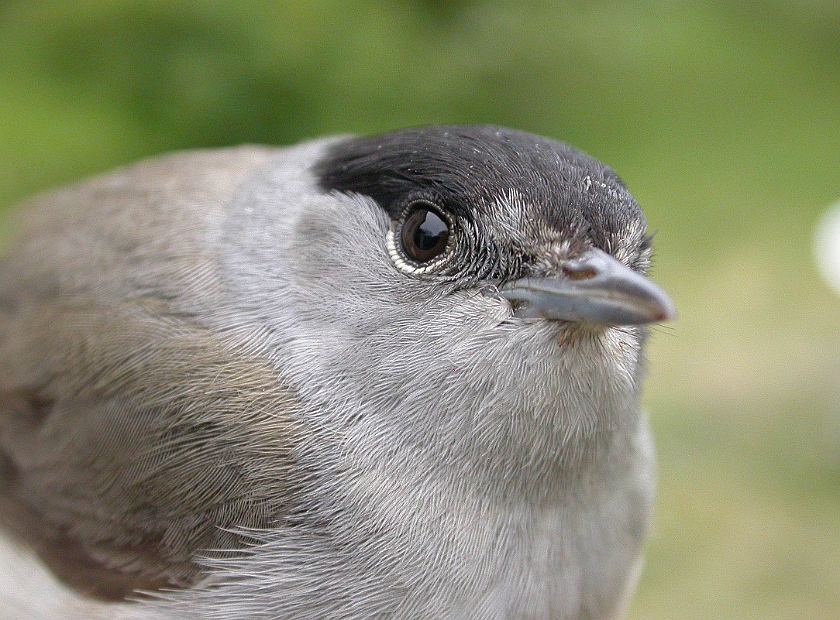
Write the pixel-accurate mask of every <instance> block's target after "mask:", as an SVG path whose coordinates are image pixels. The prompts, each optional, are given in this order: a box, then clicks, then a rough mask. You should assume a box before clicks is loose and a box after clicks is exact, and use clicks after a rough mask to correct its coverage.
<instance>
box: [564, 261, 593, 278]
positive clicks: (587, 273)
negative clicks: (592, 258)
mask: <svg viewBox="0 0 840 620" xmlns="http://www.w3.org/2000/svg"><path fill="white" fill-rule="evenodd" d="M563 275H564V276H566V277H567V278H569V279H570V280H591V279H592V278H594V277H595V276H597V275H598V270H597V269H595V267H593V266H592V265H588V264H586V263H566V264H565V265H563Z"/></svg>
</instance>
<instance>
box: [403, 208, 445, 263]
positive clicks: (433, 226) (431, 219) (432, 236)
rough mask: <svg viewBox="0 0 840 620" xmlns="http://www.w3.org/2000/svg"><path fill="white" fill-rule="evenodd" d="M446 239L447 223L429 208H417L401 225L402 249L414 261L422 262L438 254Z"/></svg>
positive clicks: (441, 250) (442, 249)
mask: <svg viewBox="0 0 840 620" xmlns="http://www.w3.org/2000/svg"><path fill="white" fill-rule="evenodd" d="M448 240H449V225H448V224H447V223H446V220H444V219H443V218H442V217H440V216H439V215H438V214H437V213H435V212H434V211H432V210H430V209H425V208H422V207H421V208H419V209H417V210H416V211H415V212H414V213H412V214H411V215H410V216H409V217H408V219H407V220H406V221H405V224H404V225H403V230H402V243H403V249H404V250H405V253H406V254H407V255H408V257H409V258H410V259H412V260H414V261H417V262H421V263H422V262H426V261H430V260H432V259H433V258H435V257H436V256H439V255H440V254H441V253H442V252H443V251H444V250H445V249H446V242H447V241H448Z"/></svg>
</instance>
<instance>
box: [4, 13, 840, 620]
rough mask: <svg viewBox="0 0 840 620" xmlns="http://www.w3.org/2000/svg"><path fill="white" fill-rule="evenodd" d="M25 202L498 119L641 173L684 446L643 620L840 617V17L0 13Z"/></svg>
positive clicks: (18, 180) (661, 425)
mask: <svg viewBox="0 0 840 620" xmlns="http://www.w3.org/2000/svg"><path fill="white" fill-rule="evenodd" d="M0 42H2V43H0V153H2V157H0V208H2V209H4V210H5V208H6V207H7V206H9V205H11V204H12V203H14V202H15V201H17V200H18V199H20V198H22V197H23V196H25V195H27V194H30V193H32V192H35V191H37V190H40V189H42V188H46V187H49V186H54V185H56V184H59V183H63V182H67V181H70V180H73V179H77V178H79V177H82V176H85V175H89V174H91V173H95V172H98V171H102V170H106V169H108V168H111V167H113V166H115V165H117V164H121V163H125V162H128V161H131V160H134V159H137V158H139V157H142V156H146V155H150V154H153V153H158V152H162V151H167V150H172V149H179V148H187V147H204V146H217V145H226V144H234V143H239V142H268V143H288V142H293V141H296V140H299V139H302V138H307V137H314V136H318V135H322V134H329V133H338V132H341V133H345V132H375V131H381V130H386V129H391V128H395V127H400V126H405V125H417V124H427V123H440V122H459V123H460V122H469V123H474V122H491V123H496V124H503V125H509V126H512V127H516V128H520V129H524V130H528V131H533V132H536V133H540V134H545V135H548V136H552V137H556V138H560V139H562V140H566V141H568V142H571V143H572V144H574V145H576V146H578V147H580V148H582V149H583V150H585V151H588V152H589V153H591V154H592V155H595V156H596V157H598V158H600V159H602V160H604V161H606V162H607V163H609V164H611V165H612V166H614V167H615V168H616V169H617V170H618V171H619V173H620V174H621V175H622V177H623V178H624V179H625V181H626V182H627V183H628V185H629V186H630V188H631V190H632V191H633V192H634V194H635V195H636V197H637V198H638V200H639V202H640V203H641V204H642V205H643V207H644V208H645V209H646V212H647V214H648V218H649V222H650V227H651V229H652V230H655V231H658V234H657V237H656V246H657V250H658V252H657V257H656V263H655V268H654V274H653V275H654V278H655V279H656V280H657V281H659V282H660V283H662V284H663V285H664V286H665V287H666V288H667V289H668V290H669V291H670V292H671V293H672V295H673V297H674V299H675V300H676V302H677V305H678V306H679V309H680V319H679V321H677V322H676V323H674V324H673V325H669V326H663V327H661V328H657V330H656V332H655V333H654V336H653V339H652V343H651V349H650V355H649V357H650V377H649V380H648V383H647V389H646V392H645V402H646V405H647V408H648V410H649V411H650V413H651V417H652V420H653V425H654V429H655V432H656V435H657V440H658V449H659V457H660V458H659V460H660V468H659V476H660V484H659V488H660V491H659V497H658V503H657V511H656V519H655V523H654V526H653V531H652V536H651V539H650V543H649V545H648V561H647V566H646V570H645V573H644V576H643V578H642V582H641V585H640V588H639V591H638V593H637V595H636V596H635V598H634V599H633V604H632V607H631V610H630V617H631V618H634V619H642V618H647V619H650V618H654V619H656V618H668V619H680V618H762V619H764V620H769V619H777V618H779V619H780V618H832V619H834V618H838V617H840V353H838V351H840V347H838V343H840V300H838V299H837V298H835V297H834V296H833V295H832V294H831V293H830V292H829V291H828V289H827V288H826V287H825V286H824V285H823V284H822V282H821V281H820V280H819V278H818V276H817V274H816V272H815V269H814V268H813V260H812V249H811V246H812V235H813V227H814V225H815V222H816V220H817V218H818V217H819V215H820V213H821V212H822V211H823V210H824V209H825V208H826V207H827V206H828V205H829V204H830V203H831V202H833V201H834V200H836V199H837V198H838V197H840V3H838V2H836V1H833V0H822V1H820V0H799V1H796V0H791V1H787V2H784V1H781V0H754V1H750V2H739V3H731V2H725V1H723V0H719V1H714V0H708V1H706V2H695V3H688V2H668V1H664V0H662V1H659V2H656V1H649V2H599V1H582V0H581V1H577V2H523V1H516V0H508V1H498V2H481V1H479V0H446V1H440V2H434V1H432V0H413V1H405V2H396V1H395V0H391V1H384V2H382V1H379V2H377V1H374V0H369V1H368V0H355V1H351V0H348V1H334V2H328V1H316V0H302V1H298V2H270V1H268V0H245V1H243V0H239V1H236V2H232V1H229V0H196V1H193V2H175V1H168V2H167V1H162V0H143V1H140V0H136V1H128V0H119V1H101V0H100V1H86V2H66V1H59V0H19V1H15V0H5V1H4V0H0Z"/></svg>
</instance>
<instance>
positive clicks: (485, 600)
mask: <svg viewBox="0 0 840 620" xmlns="http://www.w3.org/2000/svg"><path fill="white" fill-rule="evenodd" d="M16 213H17V215H16V216H15V219H14V222H15V230H16V232H15V236H14V238H13V241H12V242H11V243H10V244H9V247H8V248H6V250H5V252H4V254H3V255H2V258H1V259H0V528H2V531H3V548H4V549H6V550H7V551H6V554H7V556H6V557H8V558H13V557H14V558H20V563H21V566H24V564H25V565H26V566H27V568H26V570H27V571H30V572H29V573H26V574H30V573H31V574H38V575H40V576H41V578H42V579H43V580H45V583H46V581H49V582H50V586H49V589H41V588H40V587H38V588H37V591H33V589H32V588H31V587H26V588H25V589H23V590H21V589H20V588H19V581H20V580H18V582H17V583H18V585H15V583H16V582H15V580H14V576H13V575H12V576H10V575H9V571H6V573H7V574H6V575H4V576H0V593H1V594H0V604H5V605H6V607H5V609H6V610H9V609H17V610H19V613H18V612H16V613H15V614H14V617H32V618H42V617H43V618H59V617H60V618H64V619H67V618H95V619H104V618H111V619H120V620H167V619H174V618H178V619H196V620H198V619H202V620H203V619H222V618H224V619H228V618H230V619H233V618H236V619H243V618H244V619H277V620H280V619H282V620H306V619H316V618H317V619H319V620H328V619H329V620H333V619H335V620H337V619H342V620H353V619H362V618H364V619H369V618H382V619H387V618H393V619H399V620H414V619H417V620H420V619H423V620H427V619H453V620H503V619H511V620H512V619H522V620H524V619H553V620H583V619H589V620H593V619H606V618H617V617H619V616H620V615H621V614H622V609H623V608H624V606H625V604H626V601H627V598H628V596H629V594H630V593H631V591H632V590H633V588H634V584H635V582H636V579H637V577H638V574H639V570H640V566H641V556H642V545H643V543H644V540H645V536H646V532H647V529H648V525H649V521H650V514H651V505H652V498H653V494H654V486H655V480H654V479H655V472H654V469H655V466H654V451H653V443H652V439H651V433H650V430H649V425H648V422H647V421H646V417H645V415H644V412H643V411H642V409H641V407H640V392H641V384H642V380H643V376H644V374H645V353H644V349H645V343H646V341H647V338H648V332H649V330H650V325H651V324H656V323H660V322H663V321H667V320H670V319H673V318H675V316H676V310H675V307H674V303H673V301H672V300H671V299H670V297H669V296H668V295H667V293H666V292H665V291H664V290H663V289H662V288H661V287H659V286H658V285H656V284H655V283H653V281H652V280H650V279H649V278H648V276H647V273H648V269H649V266H650V262H651V252H652V249H651V235H650V234H649V233H648V231H647V224H646V220H645V217H644V214H643V212H642V210H641V208H640V206H639V205H638V203H637V202H636V200H635V199H634V198H633V197H632V196H631V194H630V193H629V191H628V189H627V187H626V186H625V184H624V183H623V182H622V181H621V179H620V178H619V177H618V176H617V174H616V173H615V172H614V171H613V170H612V169H611V168H609V167H608V166H606V165H604V164H602V163H600V162H599V161H598V160H596V159H594V158H592V157H590V156H588V155H586V154H584V153H583V152H581V151H579V150H576V149H575V148H573V147H571V146H569V145H567V144H565V143H563V142H559V141H556V140H553V139H550V138H544V137H539V136H536V135H532V134H529V133H526V132H522V131H518V130H513V129H507V128H503V127H497V126H489V125H451V126H437V125H433V126H423V127H414V128H408V129H401V130H395V131H391V132H388V133H383V134H378V135H341V136H334V137H328V138H320V139H312V140H309V141H306V142H302V143H299V144H297V145H293V146H286V147H270V146H254V145H248V146H238V147H226V148H218V149H207V150H196V151H185V152H177V153H174V154H166V155H162V156H156V157H153V158H151V159H148V160H145V161H141V162H139V163H135V164H132V165H128V166H126V167H123V168H121V169H118V170H116V171H113V172H111V173H107V174H104V175H102V176H98V177H95V178H93V179H90V180H87V181H84V182H81V183H78V184H75V185H71V186H69V187H65V188H61V189H58V190H53V191H50V192H48V193H45V194H42V195H40V196H37V197H35V198H34V199H30V201H29V202H27V203H25V204H24V205H23V206H21V207H20V208H19V209H18V210H17V211H16ZM9 561H11V560H9ZM15 561H17V560H15ZM20 570H21V571H22V570H24V569H22V568H21V569H20ZM20 574H23V573H20ZM45 587H46V586H45ZM39 592H40V593H41V594H39ZM46 592H57V593H59V594H60V596H61V601H62V602H61V604H60V605H58V607H59V608H60V611H59V612H55V609H56V605H55V604H54V605H49V604H47V603H48V602H49V601H45V600H44V599H45V597H46V596H47V594H44V593H46ZM59 594H56V596H59ZM27 598H29V601H28V602H27ZM4 601H5V603H3V602H4ZM20 610H24V611H26V613H23V612H20ZM6 613H11V612H8V611H6ZM27 613H28V614H29V615H27ZM50 614H55V615H50Z"/></svg>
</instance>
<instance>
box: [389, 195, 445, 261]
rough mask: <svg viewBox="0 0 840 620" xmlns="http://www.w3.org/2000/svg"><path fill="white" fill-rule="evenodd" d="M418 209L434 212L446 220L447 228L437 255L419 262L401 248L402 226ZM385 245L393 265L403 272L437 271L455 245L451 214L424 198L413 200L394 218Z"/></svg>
mask: <svg viewBox="0 0 840 620" xmlns="http://www.w3.org/2000/svg"><path fill="white" fill-rule="evenodd" d="M418 209H426V210H428V211H431V212H432V213H434V214H435V215H436V216H437V217H439V218H440V219H442V220H443V221H445V222H446V224H447V228H448V238H447V240H446V245H445V247H444V249H443V251H441V253H440V254H439V255H438V256H435V257H434V258H433V259H431V260H430V261H428V262H423V263H419V262H417V261H414V260H412V259H411V258H410V257H409V256H407V255H406V251H405V249H404V248H403V241H402V236H403V228H404V226H405V225H406V222H407V221H408V220H409V218H411V216H412V215H414V214H415V213H416V212H417V211H418ZM385 240H386V247H387V249H388V256H390V257H391V260H392V261H393V262H394V265H396V267H397V268H398V269H399V270H400V271H402V272H403V273H408V274H412V275H419V274H424V273H431V272H439V271H440V269H441V267H442V266H443V265H444V264H445V263H446V262H447V261H448V259H449V257H450V256H451V254H452V250H453V249H454V247H455V222H454V219H453V218H452V216H451V215H450V214H449V213H448V212H447V211H445V210H443V209H440V208H439V207H437V206H436V205H434V204H433V203H431V202H429V201H426V200H415V201H413V202H412V203H411V204H409V205H408V207H406V209H405V210H404V211H403V214H402V216H400V218H399V219H398V220H396V221H395V222H394V223H393V224H392V226H391V229H390V230H389V231H388V232H387V234H386V237H385Z"/></svg>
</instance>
